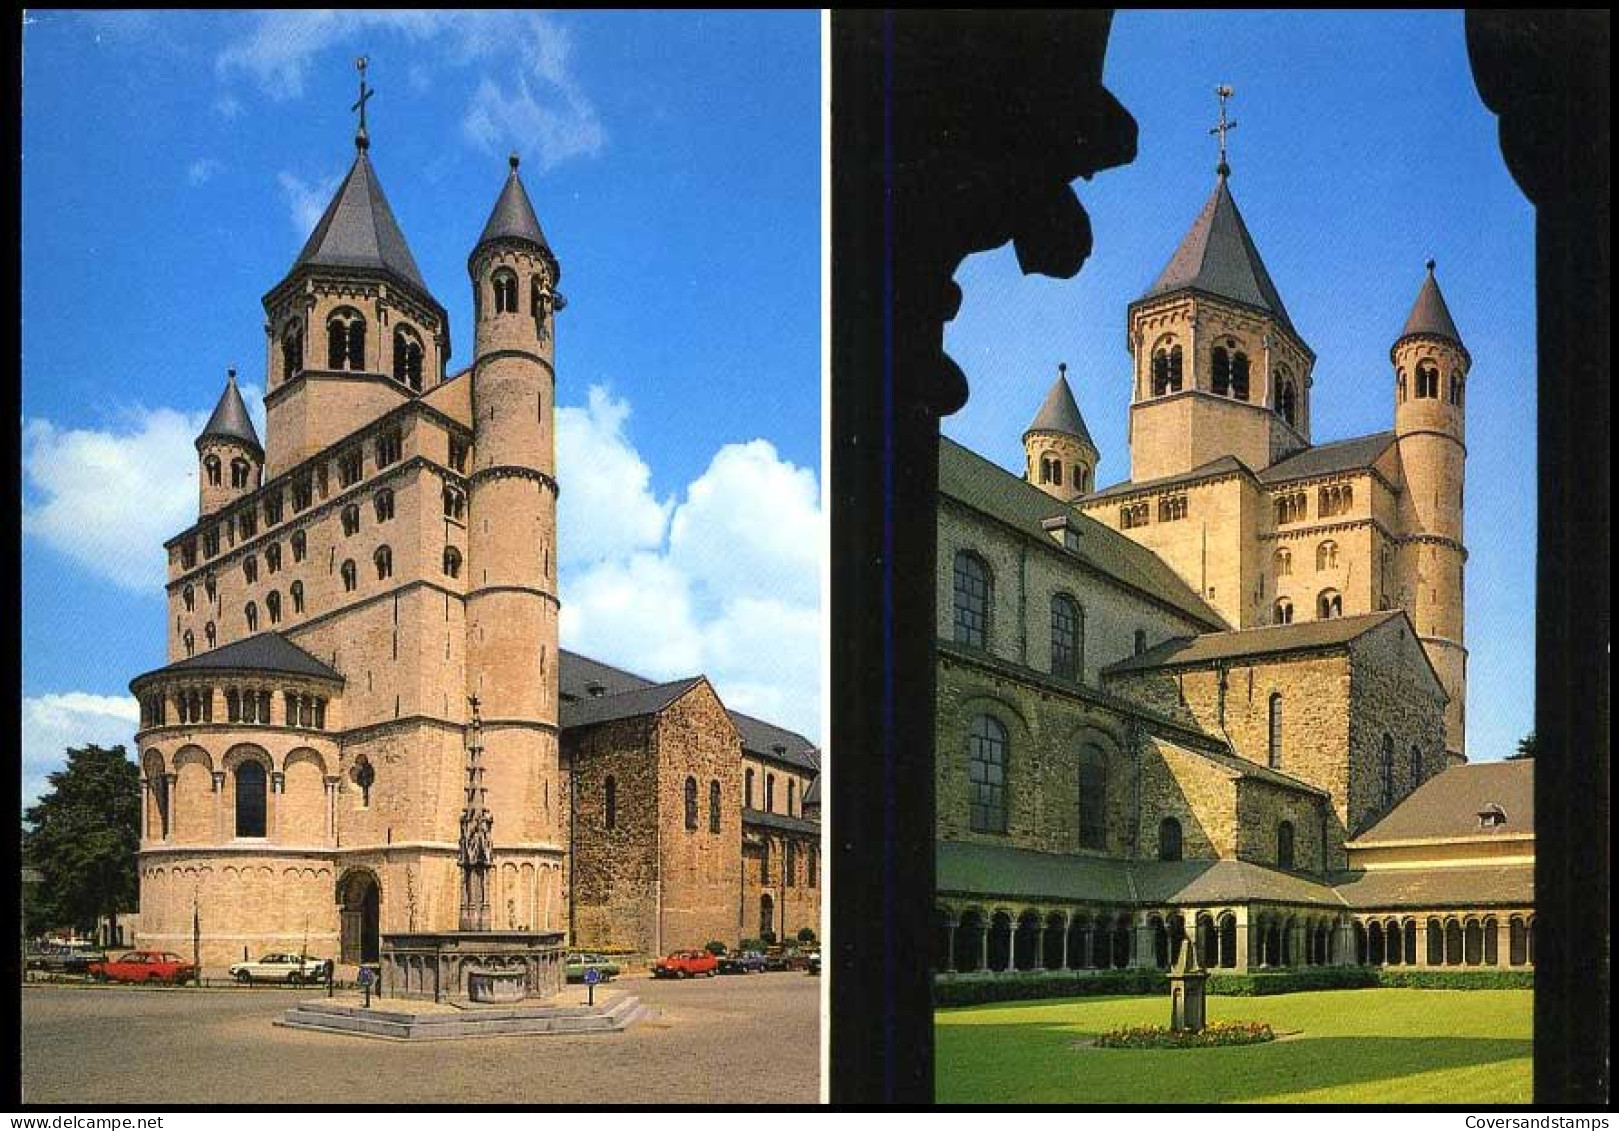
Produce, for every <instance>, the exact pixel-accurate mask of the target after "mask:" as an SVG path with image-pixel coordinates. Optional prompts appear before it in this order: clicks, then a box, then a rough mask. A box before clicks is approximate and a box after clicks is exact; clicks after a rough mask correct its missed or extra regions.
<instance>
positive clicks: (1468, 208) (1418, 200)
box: [944, 11, 1535, 761]
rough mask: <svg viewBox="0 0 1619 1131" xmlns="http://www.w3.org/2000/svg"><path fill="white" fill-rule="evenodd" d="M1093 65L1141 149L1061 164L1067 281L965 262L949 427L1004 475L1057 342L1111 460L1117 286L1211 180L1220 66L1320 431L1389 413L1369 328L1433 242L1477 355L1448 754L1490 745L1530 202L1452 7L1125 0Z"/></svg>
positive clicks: (1114, 455)
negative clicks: (1463, 665) (1082, 251)
mask: <svg viewBox="0 0 1619 1131" xmlns="http://www.w3.org/2000/svg"><path fill="white" fill-rule="evenodd" d="M1106 83H1107V86H1108V88H1109V89H1110V90H1111V91H1112V92H1113V93H1114V94H1115V95H1116V96H1117V97H1118V98H1119V100H1120V101H1121V102H1122V103H1123V104H1124V105H1125V106H1126V107H1127V108H1128V109H1129V110H1130V112H1131V113H1132V114H1133V115H1134V116H1135V118H1136V121H1137V123H1138V125H1139V127H1140V138H1139V155H1138V156H1137V158H1136V160H1135V162H1134V163H1133V164H1131V165H1128V166H1125V167H1124V168H1121V169H1113V170H1108V171H1106V172H1103V173H1099V174H1097V176H1096V177H1095V178H1094V179H1093V180H1092V181H1090V182H1084V181H1081V182H1079V183H1078V185H1077V189H1078V193H1079V196H1080V199H1081V200H1082V201H1083V202H1084V204H1085V206H1086V208H1087V210H1088V211H1089V213H1090V217H1091V222H1092V225H1093V227H1094V230H1095V237H1096V250H1095V252H1094V254H1093V255H1092V257H1091V260H1090V261H1089V262H1088V263H1087V264H1086V266H1085V268H1084V270H1083V271H1082V272H1081V273H1080V274H1079V276H1078V277H1077V278H1075V279H1073V280H1067V281H1063V280H1051V279H1044V278H1038V277H1036V278H1026V277H1024V276H1022V275H1020V274H1019V273H1018V270H1017V264H1016V261H1015V259H1014V257H1013V255H1012V252H1011V249H1010V247H1004V248H1001V249H998V250H996V251H991V252H987V253H984V254H981V255H978V256H974V257H973V258H972V259H970V260H968V261H967V262H966V263H965V264H964V265H963V266H962V268H961V269H960V270H959V271H958V273H957V276H956V277H957V280H958V281H959V282H960V283H961V286H962V290H963V293H964V296H965V300H964V302H963V305H962V310H961V313H960V314H959V315H958V317H957V318H956V320H955V321H954V322H953V323H952V324H951V325H950V326H949V328H948V329H947V331H946V336H945V340H946V344H947V346H948V348H949V350H950V353H951V355H952V356H953V357H955V358H956V359H957V360H958V361H959V362H960V363H961V365H962V368H963V369H964V370H966V373H967V376H968V379H969V381H970V382H971V386H972V397H971V399H970V400H969V402H968V404H967V406H966V408H965V409H963V410H962V412H960V413H959V414H957V415H956V416H955V417H953V418H951V419H949V420H947V421H946V422H945V426H944V431H945V433H946V434H947V435H949V436H951V437H953V438H955V439H957V440H959V441H961V442H962V443H964V444H967V445H968V446H970V447H972V448H974V449H975V450H977V451H979V452H982V453H983V454H985V455H986V456H988V457H989V458H991V459H994V460H996V461H997V462H999V463H1001V464H1002V465H1004V466H1006V467H1007V468H1009V469H1011V470H1013V471H1017V472H1019V473H1021V470H1022V466H1023V449H1022V445H1021V439H1020V437H1021V435H1022V432H1023V429H1024V428H1025V427H1027V425H1028V423H1029V421H1030V420H1031V419H1032V418H1033V416H1034V413H1035V411H1036V410H1037V409H1038V407H1039V405H1040V401H1041V399H1042V398H1043V397H1044V395H1045V392H1046V390H1047V388H1049V386H1050V384H1051V381H1052V379H1053V378H1054V377H1055V375H1056V374H1055V370H1056V366H1057V363H1058V362H1059V361H1066V362H1067V363H1068V366H1069V377H1070V379H1071V381H1072V383H1073V386H1074V393H1075V396H1076V397H1077V398H1078V400H1079V404H1080V408H1081V411H1082V412H1083V413H1084V415H1085V420H1086V423H1087V425H1088V426H1089V428H1090V431H1091V434H1092V436H1093V437H1094V438H1095V440H1096V442H1097V445H1098V446H1099V447H1100V448H1101V453H1102V463H1101V467H1100V469H1099V471H1098V475H1097V482H1098V483H1099V484H1102V485H1106V484H1111V483H1116V482H1118V481H1120V480H1122V479H1125V478H1128V475H1129V449H1128V446H1127V444H1126V439H1125V429H1126V422H1127V410H1128V405H1129V355H1128V354H1127V353H1126V350H1125V307H1126V305H1127V304H1128V303H1129V302H1130V301H1131V300H1132V299H1134V298H1136V297H1138V296H1139V295H1140V294H1141V293H1142V292H1143V291H1145V290H1146V288H1147V287H1148V286H1149V285H1150V284H1151V283H1152V281H1153V279H1154V278H1155V277H1156V276H1157V275H1158V273H1159V272H1160V271H1161V270H1162V269H1163V267H1164V265H1165V263H1167V262H1168V260H1169V257H1170V255H1171V253H1173V251H1174V250H1175V247H1176V245H1177V244H1178V243H1179V241H1180V239H1181V237H1182V236H1183V235H1184V234H1185V233H1186V230H1187V229H1188V228H1189V227H1190V226H1191V223H1192V220H1193V219H1194V217H1195V216H1196V215H1197V213H1198V210H1199V209H1200V208H1201V207H1202V205H1203V202H1204V201H1205V200H1206V199H1207V197H1208V195H1209V193H1210V191H1211V190H1212V188H1213V187H1214V180H1215V177H1214V166H1215V164H1216V163H1217V161H1218V156H1217V149H1216V144H1215V140H1214V139H1213V138H1212V137H1210V136H1209V133H1208V129H1209V127H1210V126H1211V125H1213V124H1214V122H1215V120H1216V118H1217V114H1218V103H1217V101H1216V99H1215V97H1214V94H1213V91H1214V88H1215V86H1217V85H1219V84H1222V83H1225V84H1229V85H1231V86H1233V87H1235V89H1236V97H1235V98H1234V99H1233V100H1232V103H1231V106H1230V110H1229V113H1230V115H1231V117H1233V118H1235V119H1236V121H1237V122H1238V126H1237V128H1236V129H1235V130H1233V131H1232V132H1231V134H1230V163H1231V166H1232V170H1233V172H1232V176H1231V190H1232V194H1233V196H1235V198H1236V200H1237V204H1238V206H1239V207H1240V208H1241V210H1242V213H1243V217H1244V218H1245V219H1246V220H1247V222H1248V227H1249V230H1250V232H1251V233H1252V235H1253V237H1254V241H1255V243H1256V244H1257V245H1258V247H1259V251H1260V254H1261V256H1262V257H1263V258H1264V260H1265V264H1266V266H1267V267H1268V268H1269V269H1270V274H1271V277H1272V278H1273V279H1274V280H1275V282H1276V286H1277V288H1278V289H1279V291H1280V292H1281V295H1282V299H1283V301H1284V302H1285V303H1286V304H1287V308H1288V312H1289V314H1290V315H1291V316H1292V319H1293V323H1294V325H1295V326H1296V327H1297V328H1298V329H1299V331H1300V333H1301V334H1302V335H1303V336H1304V339H1305V340H1306V341H1307V342H1308V343H1309V344H1310V345H1311V346H1312V347H1313V348H1314V349H1315V351H1316V354H1317V361H1316V367H1315V374H1314V381H1315V383H1314V387H1313V389H1312V397H1313V400H1312V410H1313V428H1314V439H1315V440H1316V442H1318V443H1319V442H1324V441H1329V440H1335V439H1342V438H1346V437H1350V436H1357V435H1364V434H1366V433H1368V432H1376V431H1382V430H1384V429H1388V428H1391V427H1393V421H1394V403H1393V391H1392V390H1393V380H1392V375H1391V371H1390V368H1389V361H1388V351H1389V346H1390V345H1391V344H1392V343H1393V341H1394V339H1395V337H1396V336H1397V335H1398V334H1399V332H1400V328H1401V326H1402V325H1403V324H1404V321H1405V317H1406V315H1407V313H1408V312H1409V311H1410V309H1411V304H1412V302H1413V300H1414V299H1415V298H1416V294H1417V288H1418V286H1419V285H1420V284H1421V281H1422V276H1423V267H1422V264H1423V261H1424V260H1425V259H1427V258H1428V257H1429V256H1432V257H1434V258H1435V259H1437V260H1438V263H1439V267H1438V277H1439V282H1440V287H1441V289H1442V290H1443V291H1444V294H1445V298H1446V300H1447V302H1448V303H1449V306H1450V310H1451V313H1452V315H1453V316H1454V317H1455V320H1456V324H1457V327H1458V329H1459V330H1460V332H1461V334H1462V337H1463V339H1464V340H1465V341H1466V343H1467V346H1468V349H1469V350H1470V352H1471V353H1472V356H1473V369H1472V373H1471V376H1470V378H1469V381H1468V402H1467V448H1468V459H1467V498H1468V500H1469V501H1470V504H1471V505H1470V506H1469V507H1468V511H1467V516H1466V521H1467V544H1468V547H1469V550H1470V552H1471V557H1470V559H1469V561H1468V567H1467V645H1468V648H1469V652H1470V657H1469V664H1468V711H1467V719H1468V737H1467V744H1468V753H1469V756H1470V757H1471V758H1472V759H1473V760H1474V761H1481V760H1492V759H1496V758H1501V757H1505V756H1506V755H1507V754H1509V753H1511V752H1512V751H1513V750H1514V749H1515V748H1516V745H1517V741H1518V739H1519V738H1521V737H1522V736H1523V735H1524V734H1526V733H1527V732H1528V731H1529V730H1530V729H1532V727H1533V725H1534V718H1533V716H1534V707H1533V704H1534V697H1533V688H1534V582H1535V398H1534V388H1535V316H1534V315H1535V312H1534V238H1533V234H1534V212H1533V210H1532V209H1531V208H1530V206H1529V204H1528V202H1527V201H1526V200H1525V199H1524V197H1523V195H1522V194H1521V193H1520V192H1519V191H1518V189H1517V187H1516V186H1515V185H1514V184H1513V182H1512V179H1511V178H1510V177H1509V176H1508V174H1507V171H1506V167H1505V165H1504V164H1503V162H1502V160H1501V157H1500V152H1499V150H1498V148H1497V146H1496V121H1495V118H1494V117H1493V116H1492V115H1491V114H1490V113H1489V112H1488V111H1486V110H1485V109H1484V106H1483V104H1482V103H1481V102H1480V101H1479V98H1478V94H1477V92H1476V91H1475V89H1474V86H1473V80H1472V76H1471V73H1470V71H1469V69H1468V64H1467V52H1466V45H1465V42H1464V39H1463V25H1462V13H1461V12H1460V11H1453V12H1355V13H1318V12H1291V13H1288V12H1231V11H1218V12H1131V11H1121V12H1120V13H1119V14H1118V16H1117V17H1116V18H1115V21H1114V24H1113V36H1112V39H1111V40H1110V42H1109V46H1108V54H1107V68H1106Z"/></svg>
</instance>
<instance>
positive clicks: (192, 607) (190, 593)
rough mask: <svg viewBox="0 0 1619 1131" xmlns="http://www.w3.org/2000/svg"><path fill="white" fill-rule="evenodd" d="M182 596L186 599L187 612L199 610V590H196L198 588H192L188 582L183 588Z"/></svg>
mask: <svg viewBox="0 0 1619 1131" xmlns="http://www.w3.org/2000/svg"><path fill="white" fill-rule="evenodd" d="M180 596H181V598H182V599H183V600H184V601H185V604H186V612H188V613H194V612H196V611H197V591H196V589H194V588H192V587H191V586H190V585H189V584H188V585H187V586H186V587H185V588H184V589H183V590H181V592H180Z"/></svg>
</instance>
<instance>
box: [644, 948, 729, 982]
mask: <svg viewBox="0 0 1619 1131" xmlns="http://www.w3.org/2000/svg"><path fill="white" fill-rule="evenodd" d="M719 968H720V960H719V959H718V958H715V957H714V956H713V955H712V954H710V953H708V951H706V950H677V951H675V952H674V953H673V954H671V955H670V956H669V957H667V958H660V959H658V961H657V962H656V963H654V964H653V966H652V976H653V977H654V978H712V977H713V976H714V975H715V974H716V973H718V972H719Z"/></svg>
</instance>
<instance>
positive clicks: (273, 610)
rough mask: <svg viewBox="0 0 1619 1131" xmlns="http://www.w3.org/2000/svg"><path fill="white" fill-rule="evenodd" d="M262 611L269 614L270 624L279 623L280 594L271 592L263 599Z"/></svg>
mask: <svg viewBox="0 0 1619 1131" xmlns="http://www.w3.org/2000/svg"><path fill="white" fill-rule="evenodd" d="M264 611H265V612H267V613H269V614H270V623H271V624H280V623H281V594H280V593H274V592H272V593H271V594H270V595H269V596H268V597H266V598H264Z"/></svg>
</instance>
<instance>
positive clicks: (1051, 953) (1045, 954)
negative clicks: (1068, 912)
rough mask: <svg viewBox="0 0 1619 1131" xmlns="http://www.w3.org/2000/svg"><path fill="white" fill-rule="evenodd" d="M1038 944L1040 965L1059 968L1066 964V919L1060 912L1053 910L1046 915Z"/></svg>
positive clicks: (1053, 968)
mask: <svg viewBox="0 0 1619 1131" xmlns="http://www.w3.org/2000/svg"><path fill="white" fill-rule="evenodd" d="M1040 944H1041V948H1042V953H1041V955H1040V958H1041V965H1043V966H1044V967H1045V968H1046V969H1047V970H1061V969H1063V968H1064V967H1065V966H1067V965H1068V921H1067V919H1066V917H1065V916H1064V915H1063V913H1062V912H1060V911H1053V912H1051V913H1050V914H1049V915H1047V916H1046V929H1045V933H1044V934H1043V935H1042V937H1041V939H1040Z"/></svg>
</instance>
